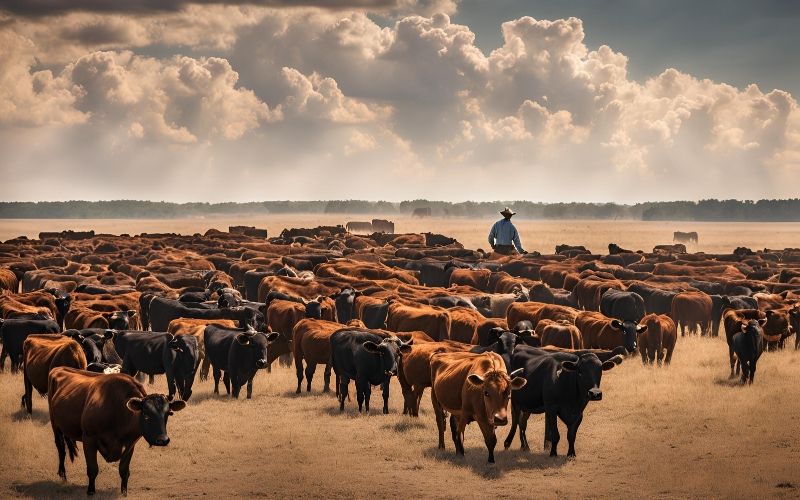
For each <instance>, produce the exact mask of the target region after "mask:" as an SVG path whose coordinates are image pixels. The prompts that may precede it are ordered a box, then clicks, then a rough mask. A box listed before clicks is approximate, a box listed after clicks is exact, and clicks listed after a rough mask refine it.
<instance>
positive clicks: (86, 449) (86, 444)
mask: <svg viewBox="0 0 800 500" xmlns="http://www.w3.org/2000/svg"><path fill="white" fill-rule="evenodd" d="M83 457H84V458H85V459H86V475H87V476H89V487H88V488H87V489H86V494H87V495H94V481H95V479H97V473H98V472H99V471H100V469H99V468H98V467H97V448H96V447H95V443H94V440H93V439H84V441H83Z"/></svg>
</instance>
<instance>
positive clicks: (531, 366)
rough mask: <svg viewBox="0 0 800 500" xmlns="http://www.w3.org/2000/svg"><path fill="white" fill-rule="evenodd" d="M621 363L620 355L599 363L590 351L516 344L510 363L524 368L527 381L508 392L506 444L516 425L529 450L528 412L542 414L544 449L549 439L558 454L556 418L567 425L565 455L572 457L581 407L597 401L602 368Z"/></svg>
mask: <svg viewBox="0 0 800 500" xmlns="http://www.w3.org/2000/svg"><path fill="white" fill-rule="evenodd" d="M621 362H622V356H614V357H613V358H611V359H609V360H608V361H605V362H601V361H600V359H599V358H598V357H597V356H596V355H595V354H592V353H587V354H582V355H580V356H578V355H575V354H571V353H549V352H547V351H544V350H542V349H537V348H533V347H526V346H519V347H517V349H515V350H514V355H513V357H512V363H511V366H512V368H513V369H514V370H517V369H519V368H522V369H523V372H524V377H525V379H526V380H527V381H528V383H527V384H526V385H525V387H523V388H522V389H520V390H518V391H513V392H512V393H511V429H510V430H509V433H508V436H507V437H506V440H505V443H504V445H505V447H506V448H508V447H509V446H511V442H512V441H513V440H514V434H515V433H516V430H517V426H518V425H519V431H520V433H519V438H520V444H521V446H522V449H524V450H527V449H530V448H529V446H528V439H527V436H526V430H527V425H528V416H529V415H530V414H531V413H544V414H545V448H546V447H547V444H548V442H550V443H552V445H551V447H550V456H551V457H555V456H557V455H558V452H557V450H558V441H559V439H560V435H559V433H558V425H557V421H556V419H557V418H560V419H561V421H562V422H564V424H566V426H567V441H568V442H569V450H568V451H567V456H569V457H574V456H575V438H576V436H577V435H578V427H580V425H581V421H582V420H583V410H584V409H585V408H586V405H587V404H588V403H589V401H600V400H601V399H602V398H603V392H602V391H601V390H600V380H601V379H602V376H603V371H605V370H610V369H612V368H614V367H615V366H616V365H618V364H619V363H621Z"/></svg>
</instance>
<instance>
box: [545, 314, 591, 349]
mask: <svg viewBox="0 0 800 500" xmlns="http://www.w3.org/2000/svg"><path fill="white" fill-rule="evenodd" d="M543 323H544V324H543ZM540 326H542V328H541V334H540V335H539V338H540V339H541V345H542V346H548V345H551V346H556V347H564V348H567V349H580V348H581V347H582V346H583V339H582V338H581V332H580V330H578V328H577V327H576V326H575V325H574V324H572V323H570V322H569V321H564V320H560V321H553V320H542V321H540V322H539V324H538V325H536V328H537V330H538V329H539V327H540Z"/></svg>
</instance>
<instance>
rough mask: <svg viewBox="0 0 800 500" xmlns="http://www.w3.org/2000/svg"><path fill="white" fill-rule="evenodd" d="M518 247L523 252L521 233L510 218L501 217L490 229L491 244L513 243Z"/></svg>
mask: <svg viewBox="0 0 800 500" xmlns="http://www.w3.org/2000/svg"><path fill="white" fill-rule="evenodd" d="M512 243H513V244H514V246H515V247H516V248H517V251H518V252H520V253H522V252H523V250H522V243H521V242H520V241H519V233H518V232H517V228H516V227H514V224H512V223H511V220H510V219H500V220H499V221H497V222H495V223H494V225H493V226H492V230H491V231H489V244H490V245H492V246H494V245H511V244H512Z"/></svg>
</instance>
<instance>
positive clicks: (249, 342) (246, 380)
mask: <svg viewBox="0 0 800 500" xmlns="http://www.w3.org/2000/svg"><path fill="white" fill-rule="evenodd" d="M280 336H281V334H279V333H278V332H270V333H263V332H256V331H255V330H252V329H249V330H242V329H238V328H235V329H231V328H220V327H218V326H214V325H209V326H207V327H206V329H205V332H204V333H203V338H204V343H205V346H206V356H208V358H209V360H210V361H211V366H212V367H213V372H214V394H219V379H220V377H221V376H222V372H225V375H224V378H223V383H224V384H225V391H226V392H227V393H228V394H232V395H233V397H234V398H238V397H239V392H240V391H241V389H242V386H244V385H245V384H247V399H250V398H252V397H253V378H254V377H255V376H256V373H257V372H258V370H261V369H264V368H267V367H268V366H269V365H270V363H272V361H274V360H275V357H276V356H274V355H273V354H272V353H271V352H270V349H269V346H270V344H272V343H273V342H275V341H276V340H278V338H279V337H280Z"/></svg>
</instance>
